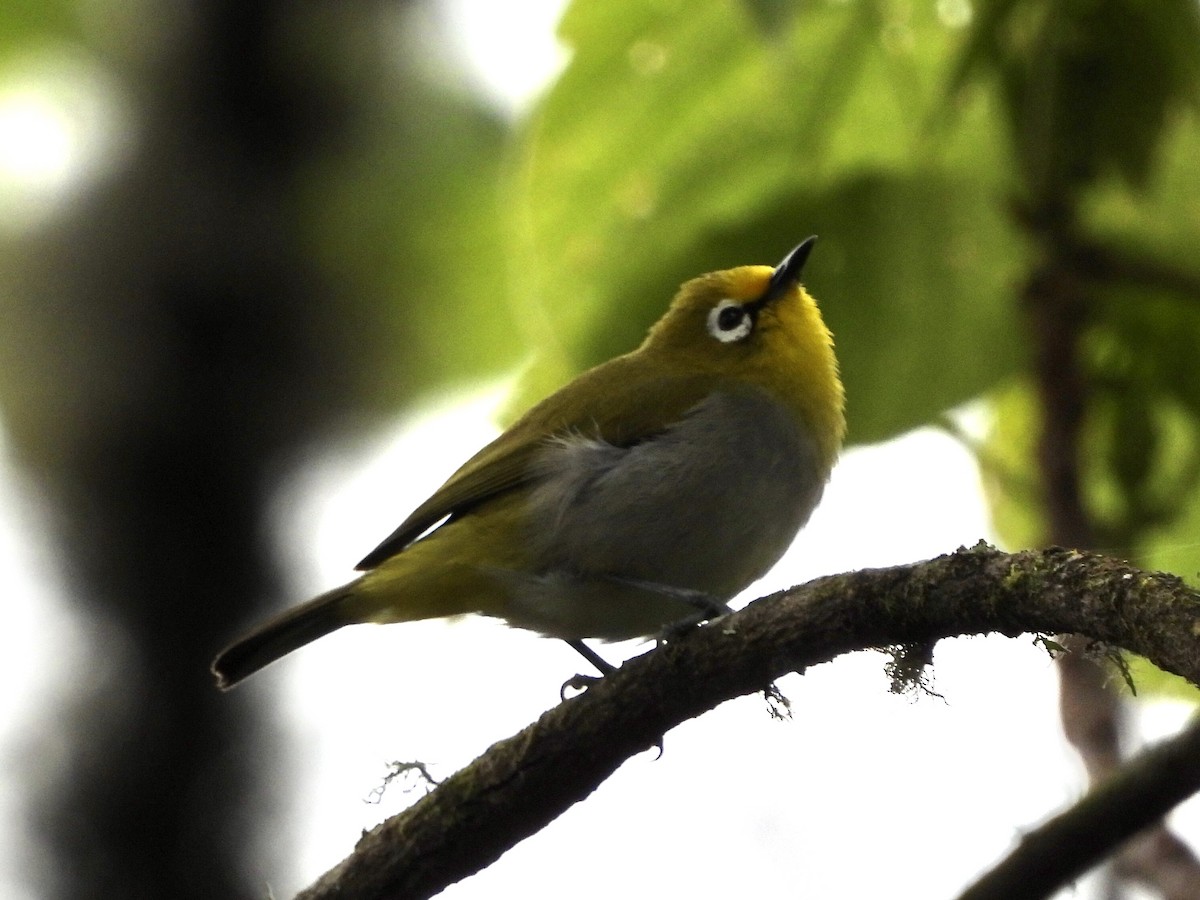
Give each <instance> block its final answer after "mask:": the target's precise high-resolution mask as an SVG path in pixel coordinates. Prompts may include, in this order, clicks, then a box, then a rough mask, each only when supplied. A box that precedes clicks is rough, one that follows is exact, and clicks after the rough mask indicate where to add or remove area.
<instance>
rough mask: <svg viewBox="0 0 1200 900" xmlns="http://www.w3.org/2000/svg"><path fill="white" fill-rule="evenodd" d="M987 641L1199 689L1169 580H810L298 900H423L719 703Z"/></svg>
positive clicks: (367, 837) (1008, 574)
mask: <svg viewBox="0 0 1200 900" xmlns="http://www.w3.org/2000/svg"><path fill="white" fill-rule="evenodd" d="M988 632H999V633H1001V634H1006V635H1009V636H1017V635H1019V634H1022V633H1028V632H1033V633H1041V634H1057V633H1063V632H1069V633H1077V634H1081V635H1085V636H1087V637H1088V638H1091V639H1092V640H1094V641H1096V642H1098V643H1100V644H1103V645H1112V646H1117V647H1123V648H1126V649H1128V650H1132V651H1134V652H1136V653H1139V654H1141V655H1143V656H1145V657H1147V658H1148V659H1150V660H1151V661H1153V662H1154V663H1156V664H1157V665H1159V666H1160V667H1161V668H1163V669H1166V670H1167V671H1170V672H1174V673H1176V674H1178V675H1182V676H1183V677H1184V678H1187V679H1188V680H1189V681H1191V682H1192V683H1194V684H1200V637H1198V634H1200V593H1197V592H1196V591H1194V590H1192V589H1191V588H1189V587H1188V586H1187V585H1185V584H1184V583H1183V582H1182V581H1181V580H1180V579H1178V578H1176V577H1174V576H1171V575H1163V574H1156V573H1149V572H1144V571H1141V570H1138V569H1135V568H1132V567H1130V566H1129V565H1127V564H1125V563H1122V562H1119V561H1116V560H1113V559H1109V558H1106V557H1102V556H1098V555H1094V554H1088V553H1080V552H1076V551H1073V550H1063V549H1059V548H1052V549H1048V550H1043V551H1026V552H1022V553H1014V554H1008V553H1001V552H999V551H997V550H995V549H993V548H991V547H989V546H987V545H985V544H982V543H981V544H979V545H977V546H975V547H973V548H971V549H960V550H959V551H958V552H956V553H952V554H950V555H947V556H942V557H938V558H937V559H933V560H929V561H927V562H922V563H915V564H911V565H905V566H895V567H892V568H888V569H869V570H863V571H859V572H852V573H848V574H844V575H834V576H829V577H825V578H819V579H817V580H815V581H812V582H809V583H808V584H805V585H802V586H799V587H795V588H791V589H789V590H786V591H782V592H780V593H778V594H774V595H771V596H769V597H765V598H763V599H761V600H758V601H756V602H754V603H752V604H750V605H749V606H747V607H746V608H745V609H744V610H742V611H740V612H738V613H736V614H734V615H732V616H729V617H727V618H725V619H722V620H720V621H719V622H717V623H715V624H714V625H711V626H707V627H704V628H699V629H697V630H696V631H695V632H694V633H691V634H689V635H687V636H686V637H685V638H683V639H681V640H678V641H676V642H673V643H671V644H668V645H666V646H663V647H661V648H659V649H658V650H656V651H654V652H651V653H647V654H645V655H644V656H640V657H638V658H636V659H633V660H630V661H629V662H627V663H626V664H625V665H623V666H622V667H621V668H620V669H619V670H618V671H616V672H614V673H613V674H612V675H609V676H608V677H606V678H605V679H604V680H603V681H602V682H599V683H597V684H595V685H594V686H592V687H591V688H589V689H588V690H587V692H586V693H584V694H582V695H580V696H578V697H574V698H571V699H569V700H567V701H565V702H563V703H561V704H559V705H558V706H556V707H555V708H553V709H551V710H549V711H547V712H546V713H545V714H544V715H543V716H542V717H541V718H540V719H539V720H538V721H537V722H535V723H533V724H532V725H530V726H529V727H528V728H526V729H524V730H523V731H521V732H520V733H519V734H517V735H514V736H513V737H511V738H508V739H506V740H503V741H500V742H499V743H497V744H495V745H493V746H492V747H491V748H490V749H489V750H488V751H487V752H486V753H484V754H483V755H482V756H481V757H479V758H478V759H477V760H475V761H474V762H473V763H471V765H469V766H467V767H466V768H465V769H462V770H461V771H459V772H458V773H456V774H455V775H453V776H451V777H450V778H448V779H446V780H445V781H444V782H443V783H442V784H441V785H439V786H438V787H437V788H436V789H435V790H433V791H432V792H430V793H429V794H428V795H427V796H426V797H424V798H422V799H421V800H420V801H418V802H417V803H416V804H415V805H413V806H412V807H410V808H409V809H407V810H405V811H404V812H402V813H400V814H398V815H396V816H393V817H392V818H391V819H388V820H387V821H386V822H383V823H382V824H380V825H379V826H377V827H376V828H375V829H373V830H372V831H370V832H368V833H366V834H364V836H363V837H362V839H361V840H360V841H359V843H358V846H357V847H356V848H355V850H354V852H353V853H352V854H351V855H350V856H349V857H348V858H347V859H345V860H344V861H343V862H341V863H339V864H338V865H337V866H336V867H334V868H333V869H332V870H330V871H329V872H328V873H326V874H325V875H324V876H322V877H321V878H320V879H319V880H318V881H317V883H316V884H314V885H313V886H312V887H310V888H309V889H308V890H306V891H304V892H302V893H301V894H300V897H301V898H303V900H328V898H334V897H336V898H355V900H365V898H385V897H387V898H397V897H404V898H421V897H429V896H432V895H434V894H436V893H437V892H438V891H440V890H442V889H443V888H444V887H446V886H447V885H449V884H452V883H453V882H455V881H458V880H460V879H462V878H465V877H467V876H469V875H471V874H473V873H475V872H477V871H479V870H480V869H482V868H484V867H485V866H487V865H489V864H490V863H492V862H493V861H494V860H496V859H497V858H499V857H500V855H501V854H503V853H504V852H505V851H506V850H507V849H509V848H510V847H512V846H513V845H515V844H516V843H518V842H519V841H521V840H523V839H524V838H526V837H528V836H529V835H531V834H534V833H535V832H537V831H538V830H540V829H541V828H543V827H544V826H545V825H547V824H548V823H549V822H551V821H552V820H553V819H555V818H556V817H557V816H559V815H561V814H562V813H563V812H564V811H565V810H566V809H568V808H569V807H570V806H571V805H572V804H574V803H577V802H579V801H580V800H583V799H584V798H585V797H587V796H588V794H590V793H591V792H592V791H593V790H595V789H596V787H598V786H599V785H600V783H601V782H603V781H604V779H605V778H607V777H608V776H609V775H610V774H612V772H614V771H615V770H616V769H617V767H618V766H620V765H621V763H623V762H624V761H625V760H626V759H628V758H629V757H631V756H633V755H634V754H636V753H639V752H641V751H643V750H647V749H650V748H652V747H654V746H655V745H656V744H658V743H659V742H660V741H661V740H662V737H663V735H664V734H665V733H666V732H667V731H669V730H670V729H671V728H673V727H675V726H676V725H678V724H680V723H681V722H684V721H686V720H687V719H690V718H693V717H695V716H698V715H700V714H701V713H703V712H705V711H706V710H709V709H712V708H713V707H715V706H717V705H718V704H720V703H722V702H724V701H725V700H729V699H732V698H734V697H737V696H740V695H743V694H750V693H754V692H757V691H761V690H763V689H764V688H766V687H767V686H768V685H770V684H771V682H773V681H774V680H775V679H776V678H779V677H780V676H782V675H784V674H787V673H788V672H794V671H803V670H805V669H806V668H807V667H808V666H812V665H816V664H818V663H822V662H828V661H829V660H831V659H834V658H835V657H837V656H839V655H841V654H843V653H847V652H850V651H853V650H861V649H866V648H872V647H884V646H891V645H897V644H912V645H928V644H931V643H933V642H935V641H937V640H940V639H941V638H945V637H952V636H957V635H964V634H984V633H988ZM1023 896H1037V894H1025V895H1023Z"/></svg>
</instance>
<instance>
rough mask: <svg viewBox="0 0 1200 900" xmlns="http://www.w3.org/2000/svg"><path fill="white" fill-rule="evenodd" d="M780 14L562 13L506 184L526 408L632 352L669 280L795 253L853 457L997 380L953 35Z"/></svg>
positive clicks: (717, 8)
mask: <svg viewBox="0 0 1200 900" xmlns="http://www.w3.org/2000/svg"><path fill="white" fill-rule="evenodd" d="M786 12H787V14H786V15H784V14H783V11H781V7H780V5H778V4H769V5H761V4H759V5H756V6H754V7H750V6H748V5H746V4H742V3H737V2H732V0H731V2H713V3H706V4H703V6H701V7H688V9H687V13H686V14H684V13H683V10H682V7H681V6H680V5H679V4H674V3H655V4H645V3H636V2H629V3H599V2H577V3H574V4H573V5H572V6H571V7H570V9H569V11H568V13H567V15H566V17H565V18H564V20H563V22H562V26H561V36H562V38H563V39H564V40H565V41H566V42H567V43H568V44H569V45H570V46H571V48H572V49H573V51H574V56H573V57H572V60H571V64H570V66H569V67H568V68H567V70H566V71H565V72H564V73H563V75H562V77H561V78H560V79H559V80H558V81H557V83H556V84H555V85H554V87H553V89H552V90H551V92H550V93H549V95H548V96H547V97H546V98H545V101H544V102H543V103H542V104H541V106H540V107H539V108H538V110H537V111H536V112H535V114H534V115H533V116H532V118H531V120H530V121H529V123H528V124H527V126H526V128H525V130H524V135H523V138H522V146H521V148H520V152H519V155H518V160H517V163H516V171H515V173H514V181H515V185H514V187H513V192H514V202H513V204H512V206H514V207H515V208H516V209H517V210H518V211H519V217H520V218H519V222H518V224H517V226H516V227H515V228H514V229H513V234H514V235H515V236H516V238H517V239H516V241H515V242H514V247H513V259H514V260H515V262H514V264H513V266H512V269H511V271H513V272H517V273H520V275H519V277H518V278H515V279H514V283H512V284H511V285H510V295H511V296H512V297H513V298H514V299H515V301H516V303H517V308H518V309H519V310H520V311H521V313H522V314H523V316H524V319H523V321H524V322H525V324H526V327H527V330H528V332H529V333H530V334H531V335H532V336H533V340H534V342H535V344H536V346H538V347H539V348H541V349H542V350H543V356H542V358H541V359H540V363H541V366H540V368H539V369H537V370H536V371H535V373H534V375H533V377H532V378H531V381H530V388H529V393H530V395H531V396H536V395H540V394H543V393H545V392H546V391H547V390H548V389H549V388H551V387H553V386H555V385H556V384H558V383H560V382H562V381H563V380H565V378H566V377H568V376H569V375H570V374H572V373H573V372H575V371H577V370H578V369H579V368H581V367H582V366H585V365H590V364H593V363H595V362H597V361H599V360H601V359H604V358H607V357H609V356H612V355H614V354H616V353H619V352H622V351H624V350H628V349H630V348H632V347H633V346H634V345H636V343H637V342H638V340H639V338H640V336H641V334H642V333H643V332H644V330H645V328H646V326H647V325H648V324H649V323H650V322H652V321H653V320H654V319H656V318H657V317H658V316H659V315H660V314H661V312H662V310H663V309H664V307H665V306H666V303H667V302H668V300H669V299H670V297H671V295H672V294H673V292H674V290H675V288H676V287H677V285H678V284H679V283H680V282H681V281H683V280H685V279H686V278H689V277H691V276H693V275H696V274H699V273H700V272H704V271H708V270H711V269H714V268H726V267H729V266H734V265H741V264H745V263H766V264H773V263H774V262H776V261H777V259H778V258H779V257H781V256H782V255H783V253H785V252H786V251H787V250H788V249H790V247H791V246H792V245H793V244H795V243H796V242H797V241H799V240H800V239H802V238H803V237H805V236H807V235H808V234H809V233H812V232H815V233H818V234H820V235H821V236H822V242H821V244H820V245H819V248H818V250H817V252H816V253H815V254H814V256H813V260H812V262H811V263H810V264H809V267H808V269H807V271H806V275H807V281H808V282H809V285H810V287H812V289H813V291H814V293H815V294H816V296H817V297H818V298H819V299H820V300H821V302H822V304H823V306H824V308H825V310H826V313H827V316H828V318H829V321H830V323H831V325H832V327H833V329H834V332H835V334H836V336H837V342H838V352H839V357H840V358H841V361H842V366H843V371H844V376H845V380H846V384H847V393H848V395H849V397H850V437H851V440H854V441H858V442H862V441H872V440H879V439H882V438H885V437H888V436H891V435H894V434H896V433H898V432H900V431H903V430H905V429H908V428H911V427H914V426H916V425H918V424H920V423H922V422H925V421H928V420H929V419H930V418H931V417H932V416H934V415H936V414H937V413H938V412H940V411H941V410H944V409H945V408H946V407H948V406H952V405H954V404H956V403H961V402H963V401H965V400H967V399H969V398H971V397H974V396H977V395H978V394H979V393H981V392H982V391H984V390H986V389H987V388H988V387H989V386H991V385H993V384H995V383H996V381H997V380H998V379H1000V378H1002V377H1004V376H1005V375H1007V374H1011V373H1012V372H1014V371H1016V369H1017V367H1018V365H1019V346H1020V336H1019V334H1018V333H1017V330H1016V327H1015V317H1014V311H1013V306H1012V302H1011V294H1012V286H1013V283H1014V281H1015V280H1016V279H1017V277H1018V275H1019V273H1020V271H1021V268H1022V257H1023V245H1022V242H1021V239H1020V237H1019V235H1018V234H1017V233H1016V232H1015V231H1014V229H1013V228H1012V227H1011V225H1010V224H1009V223H1008V222H1007V217H1006V214H1005V210H1004V208H1003V198H1004V196H1005V194H1006V193H1009V192H1010V191H1011V190H1012V184H1011V180H1010V179H1011V166H1010V165H1009V164H1008V163H1007V161H1006V156H1005V149H1004V141H1003V133H1002V131H1000V130H999V126H998V124H997V122H996V115H995V112H994V111H993V110H992V109H991V106H992V103H993V101H992V99H991V98H990V97H989V96H988V95H987V93H986V92H983V91H978V90H974V89H973V88H965V89H963V90H960V91H957V92H956V93H955V94H953V95H952V96H951V95H948V94H947V89H946V80H947V78H948V77H949V74H950V73H951V72H952V71H953V66H954V62H955V50H956V48H958V47H959V46H960V45H961V43H962V38H963V33H962V28H961V27H960V26H959V25H957V24H956V23H955V22H954V20H953V17H951V21H950V22H949V23H948V22H947V21H946V18H947V17H946V16H942V17H939V16H938V15H937V14H936V13H935V11H934V7H933V6H932V5H930V4H899V3H875V2H869V3H868V2H864V3H854V4H844V3H824V2H822V3H807V4H798V5H796V6H789V7H787V9H786ZM980 346H986V347H988V348H989V352H987V353H979V352H976V351H975V350H974V349H973V348H977V347H980ZM547 351H548V352H547ZM947 365H952V366H953V373H954V377H953V378H947V377H946V367H947ZM881 386H882V387H881Z"/></svg>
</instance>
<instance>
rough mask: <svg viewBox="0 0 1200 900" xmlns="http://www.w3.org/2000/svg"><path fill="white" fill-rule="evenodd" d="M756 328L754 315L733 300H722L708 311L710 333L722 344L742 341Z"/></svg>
mask: <svg viewBox="0 0 1200 900" xmlns="http://www.w3.org/2000/svg"><path fill="white" fill-rule="evenodd" d="M753 330H754V315H753V314H752V313H751V312H750V310H748V309H746V307H744V306H742V305H741V304H740V303H737V302H735V301H733V300H722V301H721V302H720V303H718V304H717V305H716V306H714V307H713V308H712V309H711V310H709V312H708V333H709V334H711V335H712V336H713V337H715V338H716V339H717V340H718V341H720V342H721V343H722V344H729V343H732V342H733V341H740V340H741V339H742V338H744V337H745V336H746V335H748V334H749V333H750V332H751V331H753Z"/></svg>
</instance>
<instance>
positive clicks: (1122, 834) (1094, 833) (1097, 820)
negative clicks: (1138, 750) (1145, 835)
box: [959, 719, 1200, 900]
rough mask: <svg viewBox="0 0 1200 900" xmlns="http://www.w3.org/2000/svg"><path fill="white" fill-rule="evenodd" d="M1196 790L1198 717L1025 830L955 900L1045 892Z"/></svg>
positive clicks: (1033, 898) (1199, 786) (999, 899)
mask: <svg viewBox="0 0 1200 900" xmlns="http://www.w3.org/2000/svg"><path fill="white" fill-rule="evenodd" d="M1198 790H1200V719H1197V720H1195V721H1193V722H1192V724H1191V725H1189V726H1188V727H1187V728H1185V729H1184V730H1183V731H1181V732H1180V733H1179V734H1178V735H1176V736H1175V737H1174V738H1172V739H1171V740H1169V741H1164V742H1162V743H1161V744H1159V745H1158V746H1156V747H1152V748H1151V749H1149V750H1147V751H1145V752H1144V753H1142V754H1141V755H1140V756H1138V757H1137V758H1135V759H1134V760H1133V761H1132V762H1131V763H1129V764H1127V765H1126V766H1125V767H1124V768H1122V769H1121V770H1120V771H1119V772H1118V773H1117V774H1116V775H1115V776H1113V777H1112V778H1110V779H1109V780H1108V781H1106V782H1103V783H1101V784H1100V785H1099V786H1097V787H1095V788H1093V789H1092V790H1091V792H1089V793H1088V794H1087V796H1085V797H1084V798H1083V799H1082V800H1080V801H1079V802H1078V803H1076V804H1075V805H1074V806H1072V807H1071V808H1070V809H1068V810H1067V811H1066V812H1063V813H1060V814H1059V815H1057V816H1055V817H1054V818H1052V819H1051V820H1050V821H1048V822H1046V823H1045V824H1044V825H1042V826H1040V827H1038V828H1037V829H1035V830H1034V831H1031V832H1029V834H1027V835H1025V836H1024V837H1023V838H1022V839H1021V842H1020V844H1018V845H1017V848H1016V850H1014V851H1013V852H1012V853H1010V854H1009V855H1008V856H1007V857H1005V858H1004V860H1003V861H1001V862H1000V863H999V864H998V865H997V866H996V867H995V868H993V869H992V870H991V871H989V872H988V873H987V874H986V875H984V876H983V877H981V878H980V879H979V880H978V881H976V882H975V883H974V884H973V885H971V886H970V887H969V888H967V890H966V891H964V892H963V893H962V894H960V895H959V900H1009V898H1011V897H1022V898H1026V900H1037V898H1039V897H1049V896H1050V895H1051V894H1053V893H1054V892H1055V891H1056V890H1058V889H1059V888H1061V887H1063V886H1065V885H1066V884H1068V883H1069V882H1071V881H1073V880H1074V879H1075V878H1077V877H1079V876H1080V875H1082V874H1083V873H1084V872H1086V871H1087V870H1088V869H1090V868H1091V867H1092V866H1094V865H1095V864H1096V863H1097V862H1099V861H1100V860H1102V859H1103V858H1104V857H1105V856H1107V855H1108V853H1109V852H1111V851H1112V850H1113V848H1115V847H1117V846H1119V845H1121V844H1123V843H1125V842H1126V841H1127V840H1129V839H1130V838H1132V837H1134V835H1136V834H1137V833H1138V832H1140V831H1141V830H1142V829H1144V828H1149V827H1150V826H1151V825H1153V824H1154V823H1156V822H1158V821H1159V820H1160V819H1162V817H1163V816H1165V815H1166V814H1167V813H1168V812H1170V811H1171V809H1172V808H1174V807H1175V806H1177V805H1178V804H1179V803H1181V802H1183V801H1184V800H1186V799H1187V798H1188V797H1190V796H1191V795H1192V794H1194V793H1195V792H1196V791H1198Z"/></svg>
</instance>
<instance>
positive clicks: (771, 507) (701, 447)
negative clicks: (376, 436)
mask: <svg viewBox="0 0 1200 900" xmlns="http://www.w3.org/2000/svg"><path fill="white" fill-rule="evenodd" d="M818 460H819V455H818V453H817V449H816V446H815V444H814V442H813V440H812V438H811V436H810V435H809V433H808V431H807V429H806V428H805V427H804V425H803V423H801V422H798V421H796V420H795V419H794V417H792V416H791V415H790V414H789V413H788V411H787V410H786V409H785V408H784V407H783V405H782V404H780V403H778V402H777V401H775V400H774V399H773V398H771V397H770V396H769V395H767V394H766V393H765V392H763V391H760V390H757V389H752V388H745V389H736V390H733V391H729V392H718V393H713V394H710V395H709V396H708V397H706V398H705V399H703V400H702V401H700V402H699V403H697V404H696V405H695V406H694V407H692V409H690V410H689V411H688V412H687V414H686V415H684V416H683V417H682V418H681V419H680V420H679V421H677V422H675V423H672V424H670V425H669V426H667V427H666V428H664V429H663V430H662V431H661V432H660V433H658V434H655V435H653V436H649V437H648V438H647V439H646V440H644V441H641V442H639V443H636V444H634V445H632V446H628V447H618V446H614V445H612V444H609V443H607V442H605V441H604V440H602V439H600V438H598V437H593V436H588V435H583V434H576V435H566V436H561V437H558V438H555V439H554V440H552V441H551V442H549V443H548V444H547V446H546V448H545V450H544V451H543V452H542V453H541V454H539V456H538V458H537V460H536V462H535V472H534V476H535V477H534V487H533V489H532V491H531V494H530V500H529V503H530V505H529V516H528V522H529V528H530V536H529V540H530V546H531V547H532V548H533V550H534V555H533V559H534V561H535V564H536V565H537V566H538V567H539V568H540V569H542V570H543V571H547V572H557V571H561V572H568V573H575V574H579V575H585V576H596V575H599V576H611V577H617V578H629V579H638V580H641V581H648V582H655V583H660V584H665V585H670V586H674V587H682V588H689V589H692V590H697V591H702V592H704V593H706V594H708V595H709V596H711V597H713V598H714V599H719V600H725V599H728V598H729V597H732V596H733V595H734V594H736V593H737V592H738V591H740V590H741V589H742V588H744V587H746V586H747V585H748V584H750V583H751V582H752V581H754V580H755V579H757V578H758V577H760V576H761V575H763V574H764V573H765V572H766V571H767V570H768V569H769V568H770V567H771V566H772V565H774V563H775V562H776V561H777V560H778V559H779V557H780V556H782V555H783V553H784V551H785V550H786V549H787V548H788V546H789V545H790V544H791V541H792V539H793V538H794V537H795V534H796V532H797V531H798V530H799V529H800V528H801V527H802V526H803V525H804V523H805V522H806V521H807V520H808V517H809V515H810V514H811V512H812V510H813V508H814V507H815V506H816V504H817V501H818V500H819V499H820V496H821V492H822V490H823V488H824V484H825V481H826V479H827V477H828V474H829V473H828V471H827V470H826V469H824V468H822V466H821V464H820V463H819V461H818Z"/></svg>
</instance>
